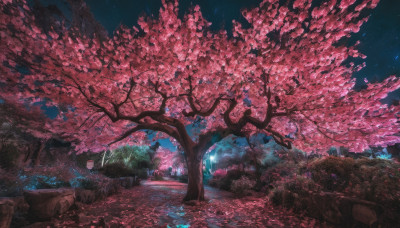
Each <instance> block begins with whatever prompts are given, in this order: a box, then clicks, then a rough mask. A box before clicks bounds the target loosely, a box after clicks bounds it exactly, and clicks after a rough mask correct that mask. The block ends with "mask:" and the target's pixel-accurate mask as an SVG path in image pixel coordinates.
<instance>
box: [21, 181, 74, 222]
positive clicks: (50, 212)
mask: <svg viewBox="0 0 400 228" xmlns="http://www.w3.org/2000/svg"><path fill="white" fill-rule="evenodd" d="M24 196H25V200H26V202H27V203H28V204H29V214H30V215H31V216H33V218H35V219H40V220H43V219H49V218H51V217H54V216H56V215H61V214H63V213H64V212H66V211H67V210H68V209H69V208H70V207H71V206H72V205H73V204H74V203H75V190H74V189H67V188H59V189H40V190H32V191H24Z"/></svg>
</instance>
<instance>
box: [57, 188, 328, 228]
mask: <svg viewBox="0 0 400 228" xmlns="http://www.w3.org/2000/svg"><path fill="white" fill-rule="evenodd" d="M185 192H186V184H182V183H179V182H176V181H171V180H169V181H145V182H143V183H142V185H141V186H137V187H134V188H132V189H128V190H122V192H121V193H120V194H117V195H114V196H110V197H108V198H107V199H105V200H102V201H97V202H95V203H93V204H91V205H80V206H79V208H78V209H77V210H73V211H70V212H68V213H67V214H65V215H63V216H62V217H61V218H58V219H54V220H53V221H52V224H54V226H56V227H63V226H65V227H91V226H93V227H180V228H185V227H274V228H275V227H328V226H326V225H322V224H320V223H318V222H317V221H315V220H314V219H311V218H308V217H303V216H298V215H295V214H293V213H291V212H290V211H287V210H283V209H279V208H273V207H272V206H271V205H270V204H269V203H268V202H267V199H266V198H254V197H253V198H250V197H245V198H242V199H236V198H234V197H233V196H232V194H231V193H229V192H225V191H221V190H218V189H214V188H210V187H206V189H205V192H206V199H207V201H206V202H202V203H200V204H197V205H186V204H183V203H182V199H183V197H184V194H185Z"/></svg>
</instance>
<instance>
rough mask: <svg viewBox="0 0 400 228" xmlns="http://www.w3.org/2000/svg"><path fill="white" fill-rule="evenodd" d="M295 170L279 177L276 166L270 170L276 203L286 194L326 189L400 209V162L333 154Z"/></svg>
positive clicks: (269, 174) (299, 194) (272, 195)
mask: <svg viewBox="0 0 400 228" xmlns="http://www.w3.org/2000/svg"><path fill="white" fill-rule="evenodd" d="M288 165H289V164H288ZM272 170H274V171H272ZM291 170H292V171H291V172H292V174H291V175H285V176H284V177H281V176H279V177H278V178H273V175H271V174H273V173H274V172H279V170H277V169H276V167H275V168H273V169H270V170H269V171H268V172H267V173H268V175H267V176H269V184H271V185H272V186H273V187H274V188H273V190H272V191H271V192H270V197H271V199H272V200H273V201H274V202H275V203H278V204H282V202H283V201H282V200H283V198H282V197H283V195H285V194H286V196H287V197H289V195H290V194H296V195H295V196H296V197H300V198H302V197H305V198H306V197H307V195H309V194H310V193H311V192H321V191H322V192H339V193H342V194H344V195H345V196H350V197H356V198H358V199H362V200H367V201H372V202H375V203H378V204H380V205H384V206H385V207H387V208H390V209H392V210H393V209H394V210H399V209H400V208H399V205H400V197H399V196H400V164H399V163H396V162H393V161H390V160H384V159H378V158H377V159H370V158H360V159H353V158H344V157H333V156H329V157H325V158H318V159H315V160H314V161H312V162H310V163H309V164H306V163H300V164H299V166H298V168H297V169H291ZM286 171H287V170H285V172H286ZM281 173H282V172H281ZM285 191H288V192H289V193H288V192H286V193H285ZM282 194H283V195H282ZM286 202H289V201H286ZM289 206H291V205H290V203H289Z"/></svg>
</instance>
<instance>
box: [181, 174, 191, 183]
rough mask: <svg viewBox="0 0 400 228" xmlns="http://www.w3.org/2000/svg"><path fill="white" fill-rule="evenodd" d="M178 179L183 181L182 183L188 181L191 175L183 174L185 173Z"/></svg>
mask: <svg viewBox="0 0 400 228" xmlns="http://www.w3.org/2000/svg"><path fill="white" fill-rule="evenodd" d="M178 180H179V182H182V183H188V181H189V177H188V175H187V174H183V175H180V176H178Z"/></svg>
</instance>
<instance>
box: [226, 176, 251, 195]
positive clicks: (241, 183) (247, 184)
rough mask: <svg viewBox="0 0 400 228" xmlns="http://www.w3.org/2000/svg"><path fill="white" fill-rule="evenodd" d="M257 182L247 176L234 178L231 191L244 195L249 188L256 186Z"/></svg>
mask: <svg viewBox="0 0 400 228" xmlns="http://www.w3.org/2000/svg"><path fill="white" fill-rule="evenodd" d="M255 185H256V182H255V181H254V180H250V179H249V178H248V177H246V176H242V177H240V179H238V180H233V181H232V185H231V191H232V192H233V193H235V194H237V195H244V194H246V193H247V192H248V191H249V190H251V189H252V188H254V186H255Z"/></svg>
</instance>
